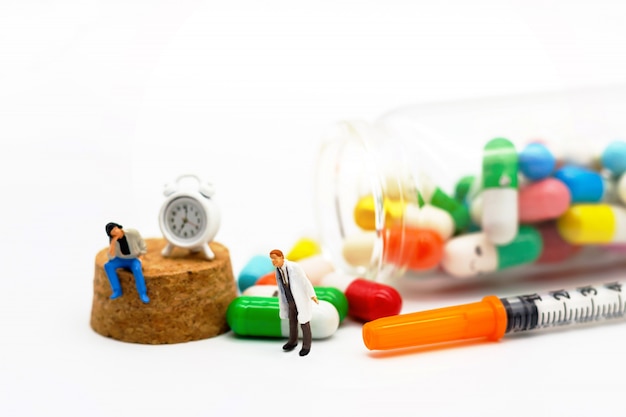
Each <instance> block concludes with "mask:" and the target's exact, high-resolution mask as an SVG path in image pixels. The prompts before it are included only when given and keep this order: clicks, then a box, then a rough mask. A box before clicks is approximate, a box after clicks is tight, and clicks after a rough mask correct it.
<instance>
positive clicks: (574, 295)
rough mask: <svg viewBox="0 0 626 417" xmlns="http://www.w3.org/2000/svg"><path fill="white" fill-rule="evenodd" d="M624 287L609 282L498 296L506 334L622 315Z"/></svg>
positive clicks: (625, 310) (625, 299)
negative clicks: (537, 292) (501, 305)
mask: <svg viewBox="0 0 626 417" xmlns="http://www.w3.org/2000/svg"><path fill="white" fill-rule="evenodd" d="M625 288H626V282H612V283H607V284H601V285H587V286H583V287H579V288H574V289H570V290H556V291H550V292H547V293H543V294H528V295H522V296H517V297H506V298H501V299H500V301H501V302H502V304H503V305H504V308H505V309H506V314H507V326H506V333H515V332H520V331H527V330H534V329H542V328H548V327H555V326H563V325H570V324H583V323H588V322H592V321H597V320H604V319H614V318H623V317H624V316H625V314H626V297H624V296H623V295H622V293H623V289H625Z"/></svg>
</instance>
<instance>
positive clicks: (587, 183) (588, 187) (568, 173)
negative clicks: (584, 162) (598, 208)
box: [554, 165, 605, 204]
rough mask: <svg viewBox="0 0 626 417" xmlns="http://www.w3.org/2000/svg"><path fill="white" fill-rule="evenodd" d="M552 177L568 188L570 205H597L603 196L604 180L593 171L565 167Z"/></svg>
mask: <svg viewBox="0 0 626 417" xmlns="http://www.w3.org/2000/svg"><path fill="white" fill-rule="evenodd" d="M554 177H555V178H557V179H559V180H561V181H563V183H564V184H565V185H566V186H567V188H569V191H570V194H571V196H572V199H571V203H572V204H574V203H597V202H599V201H601V200H602V197H603V196H604V191H605V187H604V179H603V178H602V176H601V175H600V174H599V173H597V172H595V171H592V170H589V169H586V168H582V167H577V166H573V165H567V166H564V167H562V168H561V169H559V170H557V171H556V172H555V173H554Z"/></svg>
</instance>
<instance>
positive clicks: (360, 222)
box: [354, 195, 406, 230]
mask: <svg viewBox="0 0 626 417" xmlns="http://www.w3.org/2000/svg"><path fill="white" fill-rule="evenodd" d="M405 206H406V203H403V202H402V201H396V200H391V199H389V198H384V199H383V209H384V211H385V226H387V227H388V226H390V225H391V224H393V223H397V222H400V221H401V220H402V215H403V213H404V207H405ZM354 221H355V223H356V224H357V226H359V227H360V228H361V229H363V230H376V202H375V200H374V196H372V195H367V196H365V197H362V198H361V199H360V200H359V201H358V202H357V204H356V207H355V208H354Z"/></svg>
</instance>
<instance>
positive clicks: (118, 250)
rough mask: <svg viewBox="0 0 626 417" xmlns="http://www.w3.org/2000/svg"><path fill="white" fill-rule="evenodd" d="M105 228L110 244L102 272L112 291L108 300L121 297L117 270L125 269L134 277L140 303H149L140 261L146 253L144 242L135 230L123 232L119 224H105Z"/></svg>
mask: <svg viewBox="0 0 626 417" xmlns="http://www.w3.org/2000/svg"><path fill="white" fill-rule="evenodd" d="M105 228H106V232H107V236H109V242H110V247H109V251H108V252H107V256H108V257H109V261H108V262H107V263H106V264H104V270H105V272H106V274H107V277H108V278H109V283H110V284H111V289H112V290H113V294H111V297H110V299H111V300H114V299H116V298H118V297H120V296H121V295H122V286H121V285H120V280H119V277H118V276H117V269H118V268H125V269H129V270H130V271H131V272H132V273H133V275H134V277H135V285H136V287H137V293H139V298H140V299H141V301H142V302H144V303H149V302H150V298H148V290H147V288H146V281H145V279H144V276H143V271H142V269H141V259H140V257H141V255H143V254H145V253H146V252H147V247H146V242H145V241H144V240H143V238H142V237H141V235H140V234H139V232H138V231H137V230H134V229H127V230H123V229H122V225H120V224H117V223H113V222H111V223H107V225H106V227H105Z"/></svg>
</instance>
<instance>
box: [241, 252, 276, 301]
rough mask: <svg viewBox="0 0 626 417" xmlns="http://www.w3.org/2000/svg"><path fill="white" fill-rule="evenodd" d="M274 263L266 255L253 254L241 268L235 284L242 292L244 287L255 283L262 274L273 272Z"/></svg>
mask: <svg viewBox="0 0 626 417" xmlns="http://www.w3.org/2000/svg"><path fill="white" fill-rule="evenodd" d="M274 269H275V268H274V265H272V260H271V259H270V258H269V256H267V255H256V256H253V257H252V258H251V259H250V260H249V261H248V262H247V263H246V264H245V265H244V267H243V268H242V269H241V271H240V272H239V276H238V277H237V285H238V287H239V291H241V292H243V291H244V290H245V289H246V288H248V287H251V286H253V285H255V284H256V282H257V281H258V280H259V278H261V277H262V276H263V275H265V274H267V273H269V272H273V271H274Z"/></svg>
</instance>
